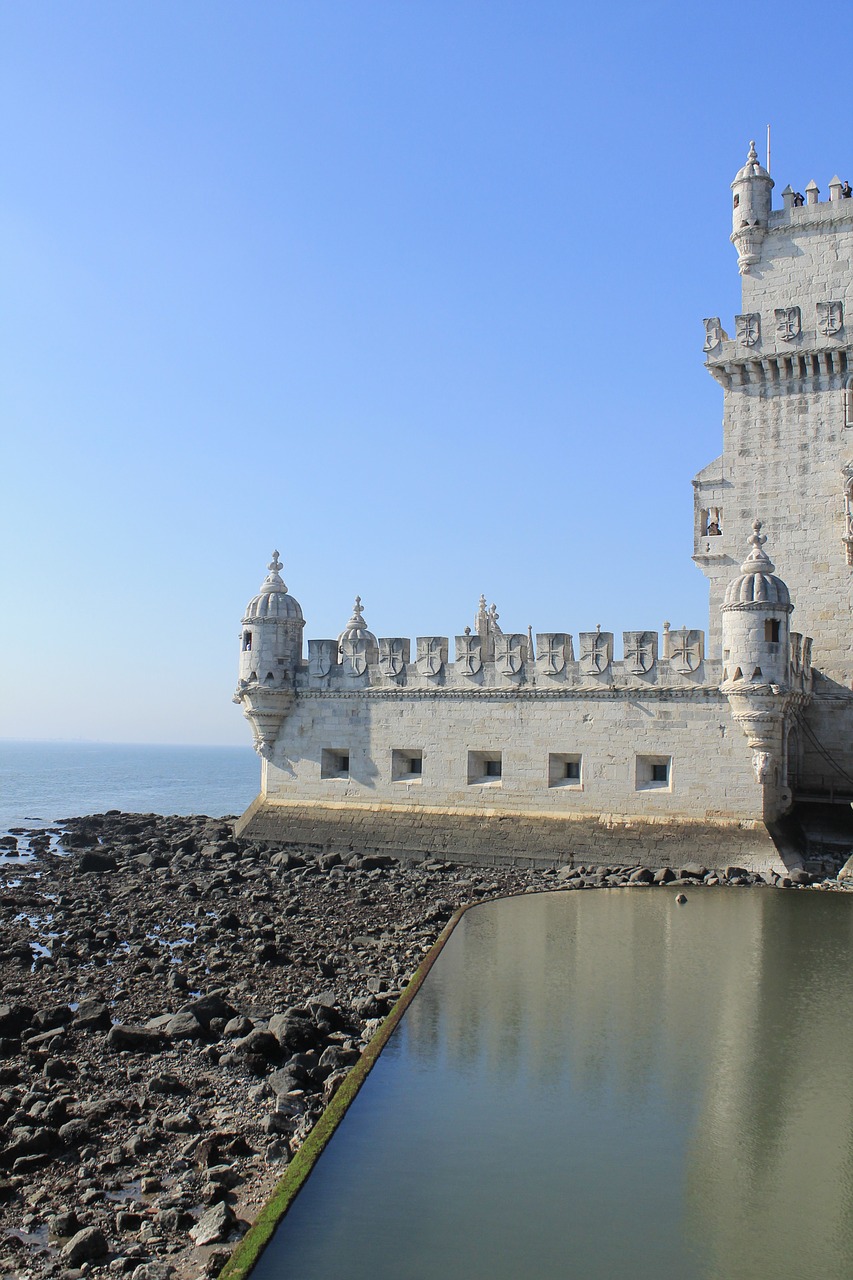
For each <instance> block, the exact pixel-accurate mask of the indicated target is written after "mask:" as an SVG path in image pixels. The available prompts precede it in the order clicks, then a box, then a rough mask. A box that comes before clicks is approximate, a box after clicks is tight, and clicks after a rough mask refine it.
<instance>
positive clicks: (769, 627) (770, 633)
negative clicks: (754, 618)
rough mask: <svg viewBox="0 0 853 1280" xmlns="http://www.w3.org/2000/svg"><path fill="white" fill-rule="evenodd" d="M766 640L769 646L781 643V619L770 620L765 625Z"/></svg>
mask: <svg viewBox="0 0 853 1280" xmlns="http://www.w3.org/2000/svg"><path fill="white" fill-rule="evenodd" d="M764 639H765V640H766V642H767V643H768V644H778V643H779V619H778V618H768V619H767V621H766V622H765V623H764Z"/></svg>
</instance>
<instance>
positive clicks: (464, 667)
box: [456, 635, 483, 676]
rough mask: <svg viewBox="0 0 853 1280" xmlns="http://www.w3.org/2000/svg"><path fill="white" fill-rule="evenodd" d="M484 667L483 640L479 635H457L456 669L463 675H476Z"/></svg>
mask: <svg viewBox="0 0 853 1280" xmlns="http://www.w3.org/2000/svg"><path fill="white" fill-rule="evenodd" d="M482 669H483V642H482V640H481V639H480V637H479V636H473V635H471V636H457V637H456V670H457V671H458V672H459V673H460V675H463V676H475V675H477V673H478V672H479V671H482Z"/></svg>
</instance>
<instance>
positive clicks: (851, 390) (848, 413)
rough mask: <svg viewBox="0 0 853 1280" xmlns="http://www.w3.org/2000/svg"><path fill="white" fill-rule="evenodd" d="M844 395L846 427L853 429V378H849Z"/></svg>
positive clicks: (845, 384)
mask: <svg viewBox="0 0 853 1280" xmlns="http://www.w3.org/2000/svg"><path fill="white" fill-rule="evenodd" d="M842 395H843V397H844V400H843V409H844V425H845V427H853V378H848V379H847V380H846V381H845V383H844V389H843V391H842Z"/></svg>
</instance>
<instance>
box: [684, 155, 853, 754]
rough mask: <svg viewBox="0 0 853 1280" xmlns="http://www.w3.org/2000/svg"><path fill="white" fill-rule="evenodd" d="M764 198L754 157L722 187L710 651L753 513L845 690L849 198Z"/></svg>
mask: <svg viewBox="0 0 853 1280" xmlns="http://www.w3.org/2000/svg"><path fill="white" fill-rule="evenodd" d="M772 187H773V182H772V180H771V178H770V176H769V174H768V173H767V170H766V169H765V168H764V167H763V166H762V165H761V164H760V163H759V162H758V158H757V156H756V155H755V148H754V147H750V152H749V156H748V158H747V163H746V164H745V165H744V167H743V168H742V169H741V170H740V171H739V172H738V174H737V176H736V178H735V180H734V182H733V183H732V190H733V203H734V202H736V207H735V208H734V209H733V211H732V212H733V231H732V237H731V238H732V241H733V243H734V246H735V248H736V249H737V253H738V264H739V267H740V271H741V285H742V302H741V312H740V313H739V314H738V315H736V316H735V317H734V324H733V326H732V325H730V324H728V323H727V324H726V325H723V324H722V323H721V320H720V318H719V317H718V316H712V317H710V318H709V319H707V320H706V321H705V347H704V349H705V354H706V362H707V368H708V371H709V372H710V373H711V374H712V375H713V377H714V378H715V379H716V380H717V381H718V382H719V383H720V385H721V386H722V388H723V452H722V455H721V456H720V457H719V458H717V459H716V460H715V461H714V462H712V463H710V464H709V465H708V466H707V467H705V468H704V470H702V471H700V472H699V474H698V475H697V476H696V478H695V480H694V482H693V483H694V489H695V527H694V560H695V561H696V563H697V564H698V565H699V567H700V568H701V569H702V571H703V573H705V574H706V575H707V577H708V578H709V579H710V596H711V600H710V606H711V607H710V627H709V643H708V652H709V656H710V657H712V658H719V657H721V656H722V644H721V640H722V635H721V622H722V615H721V612H720V607H721V605H722V604H723V601H724V597H725V593H726V589H727V587H728V584H729V582H730V580H731V578H732V575H733V574H734V573H735V572H736V571H737V566H738V564H739V563H740V560H741V552H740V548H741V547H743V545H744V543H745V541H746V540H747V538H748V537H749V534H750V527H751V524H752V521H753V519H754V517H755V514H756V512H758V511H760V512H761V515H762V519H763V521H764V532H765V533H767V534H769V535H770V539H771V543H772V546H773V555H774V559H775V561H776V563H777V565H778V566H779V569H780V573H781V574H782V576H783V577H784V579H785V581H786V582H787V584H788V586H789V588H790V591H791V594H792V596H793V598H794V599H795V600H796V602H797V619H798V621H799V623H800V626H799V628H798V629H799V630H800V631H801V632H803V633H804V634H808V635H811V636H814V641H815V647H816V654H819V665H820V668H821V671H822V673H823V674H824V676H826V677H827V678H828V679H829V680H831V681H833V682H834V683H835V684H836V685H838V686H842V687H843V688H845V689H846V690H847V691H848V692H849V690H850V686H851V681H853V648H852V647H851V644H850V618H851V613H853V271H852V270H851V263H853V199H849V198H845V191H846V190H849V188H847V187H845V185H844V184H842V183H841V182H840V181H838V180H836V179H834V178H833V180H832V181H831V182H830V183H829V184H828V189H829V199H825V200H822V201H821V200H820V199H819V198H818V197H819V194H820V193H819V191H818V188H817V186H816V184H814V183H810V184H809V185H808V186H806V188H805V195H800V194H799V193H798V192H796V191H795V190H794V189H793V188H792V187H790V186H789V187H788V188H786V190H785V192H784V193H783V194H784V199H783V207H782V208H780V209H772V208H771V205H770V202H771V194H772ZM726 330H731V331H732V336H731V337H730V336H729V333H728V332H727V331H726ZM851 762H853V760H851Z"/></svg>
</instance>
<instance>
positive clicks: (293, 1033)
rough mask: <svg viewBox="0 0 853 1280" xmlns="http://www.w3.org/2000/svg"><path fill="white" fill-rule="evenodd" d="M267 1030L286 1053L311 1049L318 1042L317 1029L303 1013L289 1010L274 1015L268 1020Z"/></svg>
mask: <svg viewBox="0 0 853 1280" xmlns="http://www.w3.org/2000/svg"><path fill="white" fill-rule="evenodd" d="M269 1029H270V1031H271V1032H272V1034H273V1035H274V1036H275V1037H276V1039H277V1040H278V1042H279V1044H280V1045H281V1047H282V1049H286V1050H287V1052H288V1053H298V1052H299V1050H300V1049H311V1048H313V1046H314V1045H315V1044H316V1043H317V1040H318V1031H317V1027H316V1026H315V1025H314V1023H313V1022H312V1021H311V1019H310V1018H309V1017H308V1016H307V1015H306V1014H305V1013H297V1012H296V1011H295V1010H291V1009H287V1010H285V1012H284V1013H276V1014H274V1015H273V1017H272V1018H270V1021H269Z"/></svg>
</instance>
